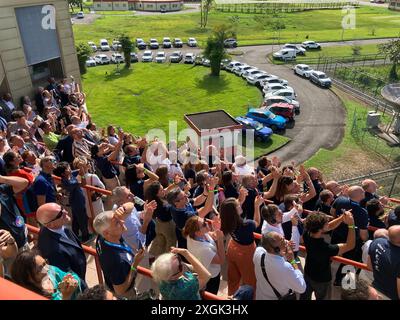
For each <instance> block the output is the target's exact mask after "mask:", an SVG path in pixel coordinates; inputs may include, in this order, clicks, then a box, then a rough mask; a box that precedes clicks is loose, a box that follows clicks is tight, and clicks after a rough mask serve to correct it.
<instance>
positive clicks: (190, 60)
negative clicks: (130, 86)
mask: <svg viewBox="0 0 400 320" xmlns="http://www.w3.org/2000/svg"><path fill="white" fill-rule="evenodd" d="M195 59H196V56H195V55H194V53H191V52H188V53H186V54H185V59H183V62H184V63H191V64H193V63H194V61H195Z"/></svg>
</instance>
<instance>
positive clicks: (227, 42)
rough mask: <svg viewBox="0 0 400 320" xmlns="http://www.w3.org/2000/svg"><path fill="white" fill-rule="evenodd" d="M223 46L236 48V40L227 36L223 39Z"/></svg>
mask: <svg viewBox="0 0 400 320" xmlns="http://www.w3.org/2000/svg"><path fill="white" fill-rule="evenodd" d="M224 47H225V48H236V47H237V41H236V39H234V38H229V39H225V40H224Z"/></svg>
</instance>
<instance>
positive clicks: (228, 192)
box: [223, 184, 239, 199]
mask: <svg viewBox="0 0 400 320" xmlns="http://www.w3.org/2000/svg"><path fill="white" fill-rule="evenodd" d="M223 188H224V195H225V199H228V198H236V199H237V198H239V192H238V191H237V189H236V188H235V186H234V185H233V184H230V185H227V186H226V187H223Z"/></svg>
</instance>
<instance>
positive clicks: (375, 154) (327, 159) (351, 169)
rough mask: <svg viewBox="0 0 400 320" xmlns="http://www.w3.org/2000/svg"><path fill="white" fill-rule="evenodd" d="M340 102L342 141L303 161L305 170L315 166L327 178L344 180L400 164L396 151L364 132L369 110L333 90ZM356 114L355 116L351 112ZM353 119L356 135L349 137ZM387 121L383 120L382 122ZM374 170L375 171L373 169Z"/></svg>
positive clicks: (399, 151) (399, 150)
mask: <svg viewBox="0 0 400 320" xmlns="http://www.w3.org/2000/svg"><path fill="white" fill-rule="evenodd" d="M334 91H335V92H336V94H338V96H339V97H340V98H341V100H342V101H343V104H344V107H345V109H346V116H347V117H346V127H345V135H344V137H343V140H342V142H341V143H340V145H339V146H338V147H336V148H335V149H334V150H326V149H320V150H319V151H318V152H317V153H316V154H315V155H314V156H313V157H311V158H310V159H309V160H308V161H306V163H305V165H306V166H307V167H311V166H313V167H317V168H319V169H321V170H322V172H324V174H325V175H326V176H327V177H330V178H333V179H338V180H339V179H345V178H349V177H350V176H355V175H357V173H358V174H359V175H361V174H365V173H368V172H371V171H374V168H376V167H378V168H379V169H382V168H384V167H385V166H386V167H388V166H391V165H393V164H394V163H399V162H400V148H399V147H390V146H389V145H387V143H386V142H385V141H383V140H381V139H377V138H376V137H375V136H374V135H373V134H371V133H370V132H368V131H364V130H363V128H365V123H366V121H365V120H366V115H367V112H368V110H370V109H369V108H366V107H365V106H364V105H362V104H361V103H359V102H358V101H357V100H354V99H352V98H350V97H349V96H348V95H345V94H343V93H342V92H341V91H338V90H334ZM355 112H356V113H355ZM355 115H356V117H357V123H358V125H357V128H358V130H357V132H358V134H352V132H351V129H352V127H353V121H354V116H355ZM388 120H389V119H388V118H387V117H384V119H383V121H384V122H387V121H388ZM375 171H376V169H375Z"/></svg>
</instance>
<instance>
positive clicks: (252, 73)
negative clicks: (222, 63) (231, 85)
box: [242, 68, 264, 80]
mask: <svg viewBox="0 0 400 320" xmlns="http://www.w3.org/2000/svg"><path fill="white" fill-rule="evenodd" d="M258 73H264V71H261V70H259V69H257V68H253V69H249V70H247V71H245V72H243V73H242V78H244V79H246V80H247V78H248V77H251V76H255V75H256V74H258Z"/></svg>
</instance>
